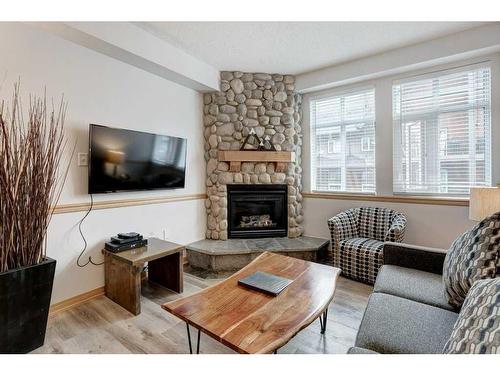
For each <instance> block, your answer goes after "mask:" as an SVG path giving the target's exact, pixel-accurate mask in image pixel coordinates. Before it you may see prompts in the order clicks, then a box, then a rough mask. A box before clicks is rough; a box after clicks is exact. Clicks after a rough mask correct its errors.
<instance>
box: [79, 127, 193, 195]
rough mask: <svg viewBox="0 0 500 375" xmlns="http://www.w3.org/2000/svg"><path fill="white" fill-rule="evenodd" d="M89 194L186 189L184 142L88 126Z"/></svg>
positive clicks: (185, 148)
mask: <svg viewBox="0 0 500 375" xmlns="http://www.w3.org/2000/svg"><path fill="white" fill-rule="evenodd" d="M89 138H90V139H89V145H90V148H89V185H88V190H89V193H90V194H96V193H112V192H117V191H133V190H154V189H178V188H183V187H184V185H185V177H186V151H187V140H186V139H185V138H179V137H172V136H167V135H160V134H153V133H145V132H140V131H135V130H127V129H118V128H111V127H107V126H102V125H94V124H90V128H89Z"/></svg>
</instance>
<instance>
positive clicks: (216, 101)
mask: <svg viewBox="0 0 500 375" xmlns="http://www.w3.org/2000/svg"><path fill="white" fill-rule="evenodd" d="M301 102H302V97H301V95H300V94H298V93H296V92H295V77H293V76H290V75H284V76H283V75H281V74H272V75H271V74H265V73H242V72H222V73H221V91H220V92H214V93H207V94H205V95H204V104H205V105H204V125H205V130H204V136H205V159H206V160H207V180H206V184H207V195H208V199H207V200H206V209H207V231H206V238H207V239H213V240H227V239H228V238H229V237H231V236H230V228H229V227H230V226H231V224H230V218H229V215H228V214H229V212H228V211H229V210H228V185H232V184H245V185H261V186H264V185H283V186H286V190H287V191H286V216H287V219H286V228H285V229H286V234H285V235H287V236H288V237H290V238H295V237H300V236H301V235H302V234H303V227H302V221H303V214H302V194H301V191H302V168H301V151H302V135H301V133H302V129H301V126H300V121H301ZM251 129H254V131H255V133H256V134H257V135H258V136H259V137H266V136H269V138H270V141H271V143H272V144H273V145H274V147H275V149H276V150H278V151H292V152H294V153H295V160H294V161H293V162H290V163H288V164H287V168H286V170H285V171H284V172H278V171H276V168H275V164H274V163H264V162H243V163H241V171H240V172H232V171H230V169H229V163H227V162H224V161H219V159H218V151H224V150H239V149H240V147H241V145H242V143H243V139H244V138H245V137H246V136H247V135H248V134H249V132H250V130H251ZM267 214H268V213H261V214H258V213H255V214H252V215H267ZM242 216H243V215H242ZM244 216H251V215H244ZM241 220H243V219H240V222H241ZM247 220H252V219H247ZM268 229H269V228H268ZM280 235H282V234H280ZM277 236H278V235H277Z"/></svg>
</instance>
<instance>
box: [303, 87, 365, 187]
mask: <svg viewBox="0 0 500 375" xmlns="http://www.w3.org/2000/svg"><path fill="white" fill-rule="evenodd" d="M310 105H311V108H310V109H311V149H312V154H311V174H312V178H311V181H312V190H313V191H332V192H359V193H374V192H375V90H374V89H373V88H371V89H364V90H360V91H356V92H350V93H346V94H342V95H332V96H328V97H322V98H316V99H312V100H311V102H310ZM325 151H326V152H325Z"/></svg>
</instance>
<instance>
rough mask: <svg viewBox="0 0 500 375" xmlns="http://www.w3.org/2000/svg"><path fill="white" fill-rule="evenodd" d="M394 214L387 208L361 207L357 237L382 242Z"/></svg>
mask: <svg viewBox="0 0 500 375" xmlns="http://www.w3.org/2000/svg"><path fill="white" fill-rule="evenodd" d="M394 215H395V212H394V211H393V210H390V209H387V208H379V207H361V208H360V209H359V216H358V235H359V237H366V238H373V239H375V240H378V241H384V240H385V236H386V234H387V231H388V230H389V228H390V226H391V222H392V218H393V217H394Z"/></svg>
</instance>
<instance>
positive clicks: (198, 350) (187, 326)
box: [186, 322, 201, 354]
mask: <svg viewBox="0 0 500 375" xmlns="http://www.w3.org/2000/svg"><path fill="white" fill-rule="evenodd" d="M186 329H187V335H188V343H189V354H193V345H192V344H191V333H190V332H189V323H187V322H186ZM200 334H201V331H200V330H198V342H197V343H196V354H200Z"/></svg>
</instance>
